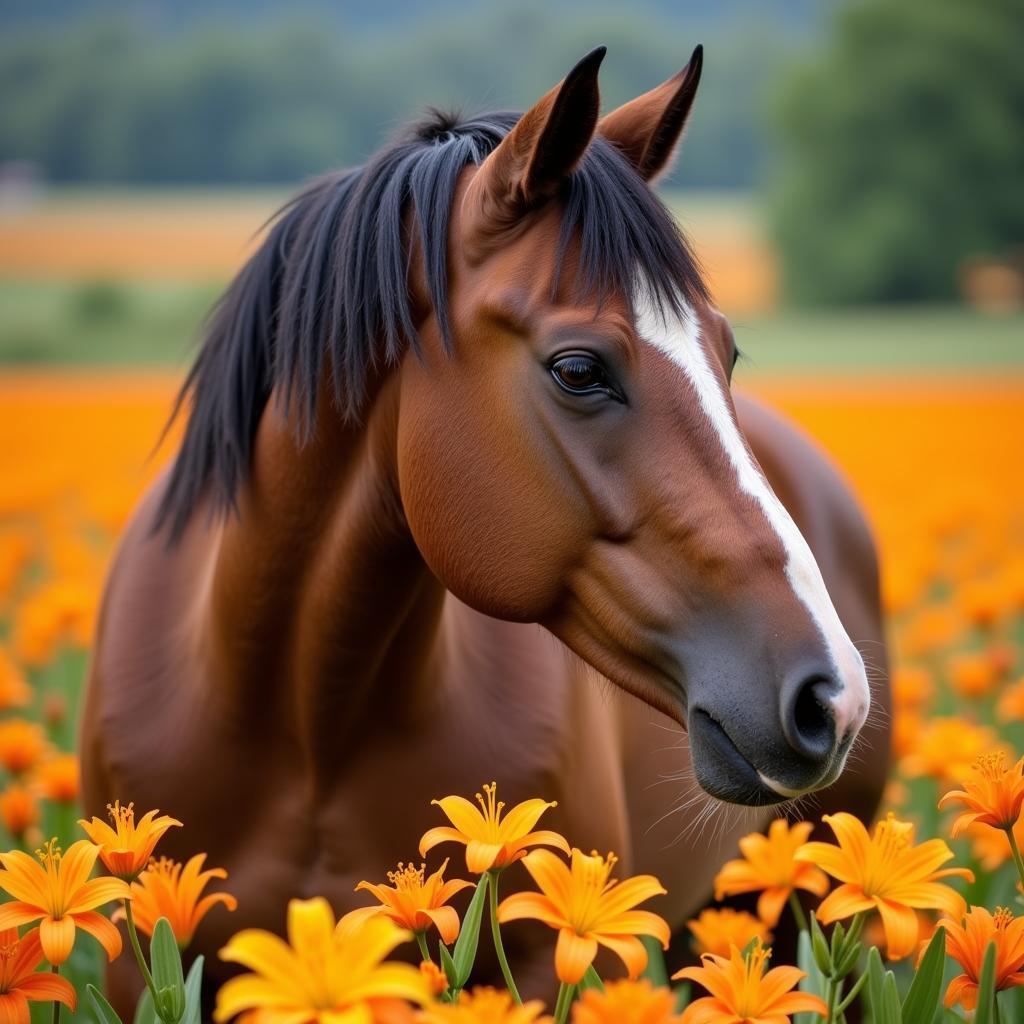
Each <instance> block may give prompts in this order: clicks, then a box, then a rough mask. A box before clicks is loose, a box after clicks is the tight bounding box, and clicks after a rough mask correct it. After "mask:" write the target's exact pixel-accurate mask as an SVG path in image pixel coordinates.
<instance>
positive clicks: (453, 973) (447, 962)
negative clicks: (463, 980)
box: [437, 942, 459, 992]
mask: <svg viewBox="0 0 1024 1024" xmlns="http://www.w3.org/2000/svg"><path fill="white" fill-rule="evenodd" d="M437 946H438V955H439V956H440V959H441V970H443V971H444V976H445V977H446V978H447V979H448V987H449V988H450V989H451V990H452V991H453V992H454V991H456V990H457V989H458V987H459V972H458V971H457V970H455V961H454V960H453V959H452V955H451V953H449V952H448V947H447V946H446V945H445V944H444V943H443V942H439V943H438V944H437Z"/></svg>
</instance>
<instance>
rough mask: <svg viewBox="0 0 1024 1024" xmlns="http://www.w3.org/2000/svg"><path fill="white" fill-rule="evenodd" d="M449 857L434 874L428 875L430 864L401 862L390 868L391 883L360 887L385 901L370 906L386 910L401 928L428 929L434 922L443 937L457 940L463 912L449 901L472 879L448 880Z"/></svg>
mask: <svg viewBox="0 0 1024 1024" xmlns="http://www.w3.org/2000/svg"><path fill="white" fill-rule="evenodd" d="M446 867H448V861H447V860H446V861H445V862H444V863H443V864H442V865H441V866H440V867H439V868H438V869H437V871H435V872H434V873H433V874H432V875H430V876H429V877H428V878H424V875H425V874H426V870H427V866H426V864H422V865H420V867H418V868H415V867H413V866H412V865H411V864H399V865H398V870H397V871H389V872H388V881H389V882H390V883H391V885H374V884H373V883H372V882H360V883H359V884H358V885H357V886H356V891H357V892H358V891H359V890H360V889H365V890H366V891H367V892H370V893H372V894H373V895H374V896H375V897H376V898H377V899H378V900H380V902H381V904H382V905H381V907H379V908H378V907H372V908H366V909H368V910H372V911H373V912H375V913H382V914H385V915H386V916H387V917H390V918H391V920H392V921H394V922H395V924H397V925H398V926H399V927H401V928H408V929H409V931H411V932H423V931H426V930H427V929H428V928H429V927H430V926H431V925H432V924H433V925H436V926H437V930H438V932H439V933H440V935H441V939H442V940H443V941H444V942H445V943H447V944H449V945H450V944H451V943H453V942H454V941H455V940H456V939H457V938H458V937H459V915H458V914H456V913H455V908H454V907H450V906H448V905H447V904H448V901H449V900H450V899H451V898H452V897H453V896H454V895H455V894H456V893H458V892H462V890H463V889H472V888H473V883H472V882H463V881H461V880H459V879H456V878H453V879H451V880H450V881H448V882H446V881H444V871H445V868H446Z"/></svg>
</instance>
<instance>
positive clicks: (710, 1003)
mask: <svg viewBox="0 0 1024 1024" xmlns="http://www.w3.org/2000/svg"><path fill="white" fill-rule="evenodd" d="M770 956H771V950H770V949H765V948H764V946H762V945H760V944H758V945H757V946H756V947H755V948H754V949H753V950H752V951H751V952H750V953H749V954H748V955H747V956H746V957H744V956H743V955H742V953H740V951H739V950H738V949H737V948H736V947H735V946H733V948H732V950H731V951H730V953H729V956H728V958H726V957H724V956H713V955H711V954H705V955H704V956H702V957H701V958H700V961H701V965H700V967H684V968H683V970H681V971H679V972H678V973H677V974H673V975H672V979H673V981H675V980H677V979H682V978H685V979H686V980H687V981H693V982H696V983H697V984H698V985H701V986H703V987H704V988H706V989H707V990H708V992H710V993H711V995H709V996H704V997H703V998H701V999H696V1000H694V1001H693V1002H692V1003H690V1005H689V1006H688V1007H687V1008H686V1010H685V1011H684V1013H683V1019H682V1022H681V1024H789V1019H790V1016H791V1015H792V1014H794V1013H819V1014H821V1015H822V1017H824V1016H825V1014H826V1012H827V1009H828V1008H827V1007H826V1006H825V1003H824V1000H822V999H819V998H818V997H817V996H813V995H811V994H810V993H809V992H794V991H792V990H793V989H794V988H795V987H796V985H797V984H798V983H799V982H800V981H801V979H803V978H804V977H806V975H805V974H804V972H803V971H800V970H797V968H795V967H773V968H772V969H771V970H770V971H767V973H765V971H766V968H767V966H768V958H769V957H770Z"/></svg>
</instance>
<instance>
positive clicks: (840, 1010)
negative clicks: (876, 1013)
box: [836, 971, 868, 1017]
mask: <svg viewBox="0 0 1024 1024" xmlns="http://www.w3.org/2000/svg"><path fill="white" fill-rule="evenodd" d="M867 980H868V975H867V971H865V972H864V973H863V974H862V975H861V976H860V977H859V978H858V979H857V980H856V982H854V985H853V988H851V989H850V991H849V992H847V993H846V998H845V999H843V1000H842V1002H840V1004H839V1005H838V1006H837V1007H836V1016H837V1017H841V1016H842V1015H843V1014H844V1013H846V1011H847V1010H848V1009H849V1008H850V1004H851V1003H852V1002H853V1001H854V999H856V998H857V996H858V994H859V993H860V990H861V989H862V988H863V987H864V982H866V981H867Z"/></svg>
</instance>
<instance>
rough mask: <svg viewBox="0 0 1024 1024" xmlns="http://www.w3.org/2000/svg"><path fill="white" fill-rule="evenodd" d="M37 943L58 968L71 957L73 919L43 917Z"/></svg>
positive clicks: (73, 935)
mask: <svg viewBox="0 0 1024 1024" xmlns="http://www.w3.org/2000/svg"><path fill="white" fill-rule="evenodd" d="M83 841H84V840H83ZM39 942H40V944H41V945H42V947H43V956H45V957H46V959H47V960H49V961H50V963H51V964H52V965H53V966H54V967H60V965H61V964H62V963H64V961H65V960H67V958H68V957H69V956H71V950H72V949H73V948H74V945H75V919H74V918H73V917H61V918H52V917H44V918H43V919H42V920H41V921H40V922H39Z"/></svg>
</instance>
